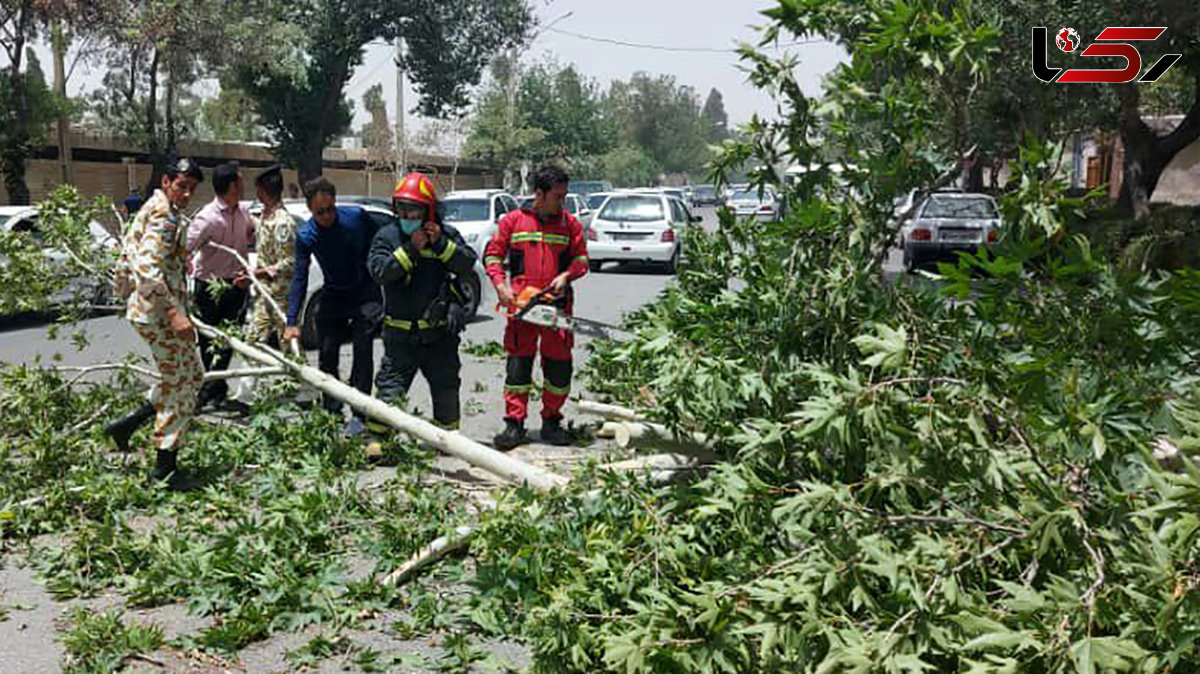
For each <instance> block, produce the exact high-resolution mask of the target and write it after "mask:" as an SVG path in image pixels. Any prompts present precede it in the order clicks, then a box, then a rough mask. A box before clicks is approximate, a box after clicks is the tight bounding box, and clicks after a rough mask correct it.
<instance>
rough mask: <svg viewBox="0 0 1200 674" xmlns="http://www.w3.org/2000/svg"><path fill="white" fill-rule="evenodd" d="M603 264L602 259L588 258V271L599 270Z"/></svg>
mask: <svg viewBox="0 0 1200 674" xmlns="http://www.w3.org/2000/svg"><path fill="white" fill-rule="evenodd" d="M603 266H604V261H603V260H588V271H593V272H597V273H598V272H599V271H600V268H601V267H603Z"/></svg>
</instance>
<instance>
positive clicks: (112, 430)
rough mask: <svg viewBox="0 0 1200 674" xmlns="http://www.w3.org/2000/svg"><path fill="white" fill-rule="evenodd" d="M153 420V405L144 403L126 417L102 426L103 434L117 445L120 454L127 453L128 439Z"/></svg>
mask: <svg viewBox="0 0 1200 674" xmlns="http://www.w3.org/2000/svg"><path fill="white" fill-rule="evenodd" d="M153 418H154V405H151V404H150V403H146V404H144V405H142V406H141V407H139V408H137V409H136V410H134V411H133V412H130V413H129V415H128V416H126V417H123V418H121V419H117V420H116V421H110V422H109V423H107V424H104V432H105V434H107V435H108V437H110V438H112V439H113V442H115V443H116V444H117V449H119V450H121V451H122V452H128V451H129V438H131V437H133V434H134V432H135V431H136V430H137V429H139V428H141V426H142V424H144V423H146V422H147V421H150V420H151V419H153Z"/></svg>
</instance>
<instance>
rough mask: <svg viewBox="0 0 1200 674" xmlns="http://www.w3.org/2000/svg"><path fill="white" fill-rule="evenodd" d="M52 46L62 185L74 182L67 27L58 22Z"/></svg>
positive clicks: (52, 37)
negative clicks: (68, 114)
mask: <svg viewBox="0 0 1200 674" xmlns="http://www.w3.org/2000/svg"><path fill="white" fill-rule="evenodd" d="M51 41H52V42H53V46H54V95H55V96H56V97H58V103H59V106H60V107H59V111H58V170H59V179H60V180H61V181H62V182H63V183H72V182H74V176H73V175H72V170H71V136H70V131H71V129H70V125H71V120H70V119H69V118H68V117H67V106H66V105H65V103H66V101H67V66H66V59H67V42H68V38H67V26H66V24H65V23H64V22H62V21H59V22H58V23H57V24H55V26H54V31H53V33H52V36H51Z"/></svg>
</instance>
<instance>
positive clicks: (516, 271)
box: [484, 166, 588, 450]
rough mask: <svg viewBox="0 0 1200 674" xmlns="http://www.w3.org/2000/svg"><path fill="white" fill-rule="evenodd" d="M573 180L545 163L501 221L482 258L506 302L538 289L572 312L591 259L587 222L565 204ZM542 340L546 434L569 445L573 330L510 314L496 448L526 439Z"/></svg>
mask: <svg viewBox="0 0 1200 674" xmlns="http://www.w3.org/2000/svg"><path fill="white" fill-rule="evenodd" d="M568 180H569V177H568V176H567V174H566V172H565V171H563V170H562V169H560V168H558V167H556V166H545V167H543V168H541V169H539V170H538V171H537V173H536V174H535V175H534V188H535V190H536V197H535V199H534V202H533V205H532V206H530V207H526V208H522V209H520V210H517V211H513V212H511V213H509V214H508V215H506V216H504V218H503V219H501V220H500V228H499V230H498V231H497V232H496V235H495V237H494V238H492V240H491V242H489V243H488V246H487V250H486V252H485V258H484V259H485V264H486V266H487V272H488V276H489V277H490V278H491V279H492V284H493V285H494V286H495V287H496V294H497V296H498V297H499V298H500V303H501V305H506V306H508V307H513V306H514V305H515V304H516V303H517V298H518V297H520V296H524V295H528V290H529V289H533V290H534V291H536V292H539V293H544V294H548V295H551V296H553V297H555V298H557V302H558V303H559V306H560V307H561V308H562V309H563V310H564V311H566V312H567V313H568V314H569V313H570V311H571V307H572V303H573V295H572V290H571V283H572V282H573V281H575V280H577V279H579V278H580V277H582V276H584V275H586V274H587V272H588V258H587V242H586V241H585V240H584V237H583V226H582V225H581V224H580V222H579V220H577V219H576V218H575V216H573V215H571V214H570V213H568V212H567V211H566V209H565V208H564V200H565V197H566V194H567V182H568ZM506 268H507V269H506ZM509 277H511V282H510V280H509ZM539 342H540V352H541V355H542V374H543V380H542V430H541V439H542V441H543V442H545V443H548V444H553V445H567V444H570V437H569V435H568V434H567V432H566V429H564V428H563V425H562V407H563V404H564V403H565V402H566V401H567V396H568V395H569V394H570V392H571V375H572V369H573V366H572V362H571V348H572V346H573V345H574V335H573V334H572V332H571V331H570V330H559V329H552V328H546V327H542V326H538V325H534V324H532V323H527V322H525V321H522V320H519V319H516V318H510V319H509V321H508V325H507V326H506V327H505V329H504V350H505V351H506V352H508V367H507V369H508V371H507V376H506V378H505V382H504V408H505V414H504V422H505V428H504V431H503V432H502V433H500V434H499V435H497V436H496V438H495V442H494V444H495V446H496V448H497V449H500V450H509V449H512V448H514V447H516V446H517V445H519V444H521V443H523V442H525V439H526V438H525V417H526V416H527V413H528V407H529V394H530V393H531V392H532V391H533V358H534V356H535V355H536V354H537V353H538V352H539Z"/></svg>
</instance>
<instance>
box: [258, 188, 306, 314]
mask: <svg viewBox="0 0 1200 674" xmlns="http://www.w3.org/2000/svg"><path fill="white" fill-rule="evenodd" d="M263 215H264V217H262V218H261V219H259V220H257V221H256V223H255V238H256V241H257V243H256V244H255V251H256V252H257V253H258V260H257V261H256V262H255V266H257V267H258V268H259V269H266V268H271V269H274V270H275V274H276V276H275V280H273V281H268V282H267V283H266V286H267V287H268V288H269V289H270V290H271V296H272V297H274V298H275V299H277V300H278V299H279V298H281V297H287V293H288V289H289V288H291V287H292V270H293V269H294V268H295V263H296V221H295V219H293V218H292V215H291V214H290V213H288V212H287V210H286V209H285V208H284V207H283V205H282V204H281V205H279V206H278V207H277V208H276V209H275V210H273V211H271V212H270V213H269V214H267V213H264V214H263Z"/></svg>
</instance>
